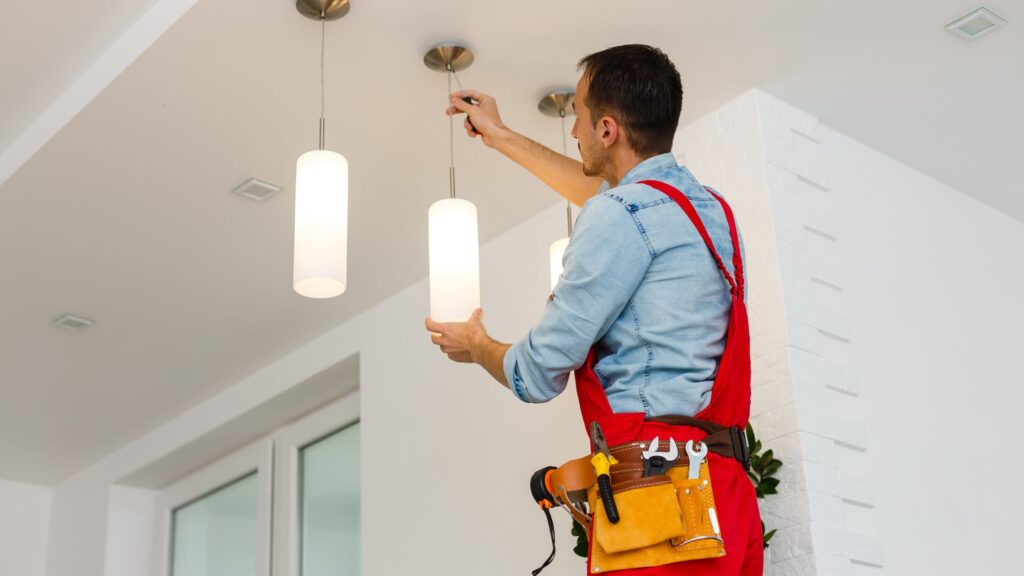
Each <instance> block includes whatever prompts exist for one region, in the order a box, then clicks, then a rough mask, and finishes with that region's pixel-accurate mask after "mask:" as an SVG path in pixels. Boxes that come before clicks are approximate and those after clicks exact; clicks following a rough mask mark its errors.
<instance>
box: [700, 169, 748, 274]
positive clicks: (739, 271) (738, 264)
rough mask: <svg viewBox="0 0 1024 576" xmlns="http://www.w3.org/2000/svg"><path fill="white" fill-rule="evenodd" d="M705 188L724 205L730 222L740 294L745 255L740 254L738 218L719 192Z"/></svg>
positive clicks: (726, 218) (727, 220)
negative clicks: (734, 216)
mask: <svg viewBox="0 0 1024 576" xmlns="http://www.w3.org/2000/svg"><path fill="white" fill-rule="evenodd" d="M704 189H705V190H707V191H708V194H711V195H712V196H714V197H715V200H718V203H719V204H721V205H722V211H723V212H725V220H726V222H728V223H729V235H730V236H731V237H732V266H733V269H734V270H735V271H736V284H737V285H738V286H739V290H740V294H743V257H742V256H741V255H740V239H739V233H738V232H737V230H739V228H738V227H737V226H736V219H735V218H733V215H732V208H730V207H729V204H727V203H726V202H725V200H724V199H723V198H722V197H721V196H719V195H718V193H717V192H715V191H714V190H712V189H711V188H708V187H707V186H705V187H704Z"/></svg>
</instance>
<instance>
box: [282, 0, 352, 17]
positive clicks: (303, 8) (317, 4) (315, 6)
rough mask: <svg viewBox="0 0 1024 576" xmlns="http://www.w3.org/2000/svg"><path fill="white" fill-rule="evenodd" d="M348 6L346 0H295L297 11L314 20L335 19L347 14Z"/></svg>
mask: <svg viewBox="0 0 1024 576" xmlns="http://www.w3.org/2000/svg"><path fill="white" fill-rule="evenodd" d="M350 7H351V5H350V4H349V3H348V0H295V8H296V9H298V11H299V13H300V14H302V15H303V16H306V17H307V18H312V19H314V20H321V19H323V20H337V19H338V18H341V17H342V16H344V15H345V14H348V10H349V8H350Z"/></svg>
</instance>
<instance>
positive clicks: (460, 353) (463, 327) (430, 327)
mask: <svg viewBox="0 0 1024 576" xmlns="http://www.w3.org/2000/svg"><path fill="white" fill-rule="evenodd" d="M483 320H484V311H483V310H481V309H479V308H477V309H476V311H474V312H473V315H472V316H470V317H469V320H468V321H466V322H434V321H433V320H431V319H430V318H427V319H426V321H425V322H424V324H425V325H426V327H427V331H428V332H430V333H431V335H430V341H431V342H433V343H434V344H436V345H438V346H439V347H440V348H441V352H443V353H444V354H447V355H448V358H449V359H450V360H452V361H454V362H462V363H470V362H473V363H476V364H479V365H481V366H483V367H484V369H485V370H487V372H488V373H489V374H490V375H491V376H492V377H493V378H494V379H495V380H497V381H498V382H499V383H501V385H502V386H505V387H508V380H507V379H506V378H505V368H504V362H505V353H506V352H508V349H509V348H511V345H510V344H503V343H501V342H498V341H497V340H495V339H493V338H491V337H490V336H488V335H487V329H486V328H484V322H483Z"/></svg>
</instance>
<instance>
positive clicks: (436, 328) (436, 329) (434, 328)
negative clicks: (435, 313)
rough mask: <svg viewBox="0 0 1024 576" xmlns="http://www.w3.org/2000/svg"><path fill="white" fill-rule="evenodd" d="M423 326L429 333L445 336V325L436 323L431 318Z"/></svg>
mask: <svg viewBox="0 0 1024 576" xmlns="http://www.w3.org/2000/svg"><path fill="white" fill-rule="evenodd" d="M423 325H424V326H426V327H427V331H429V332H433V333H435V334H443V333H444V328H445V325H444V324H443V323H441V322H434V321H433V320H432V319H431V318H430V317H429V316H428V317H427V319H426V320H424V321H423Z"/></svg>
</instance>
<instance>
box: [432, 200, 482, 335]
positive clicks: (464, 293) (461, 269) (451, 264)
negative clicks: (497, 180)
mask: <svg viewBox="0 0 1024 576" xmlns="http://www.w3.org/2000/svg"><path fill="white" fill-rule="evenodd" d="M428 219H429V229H430V232H429V236H430V317H431V318H432V319H433V320H434V321H436V322H465V321H467V320H469V317H470V316H471V315H472V314H473V311H474V310H476V309H477V308H479V307H480V243H479V239H478V236H477V223H476V206H474V205H473V203H472V202H468V201H466V200H460V199H457V198H450V199H447V200H440V201H438V202H434V203H433V204H432V205H431V206H430V212H429V215H428Z"/></svg>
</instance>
